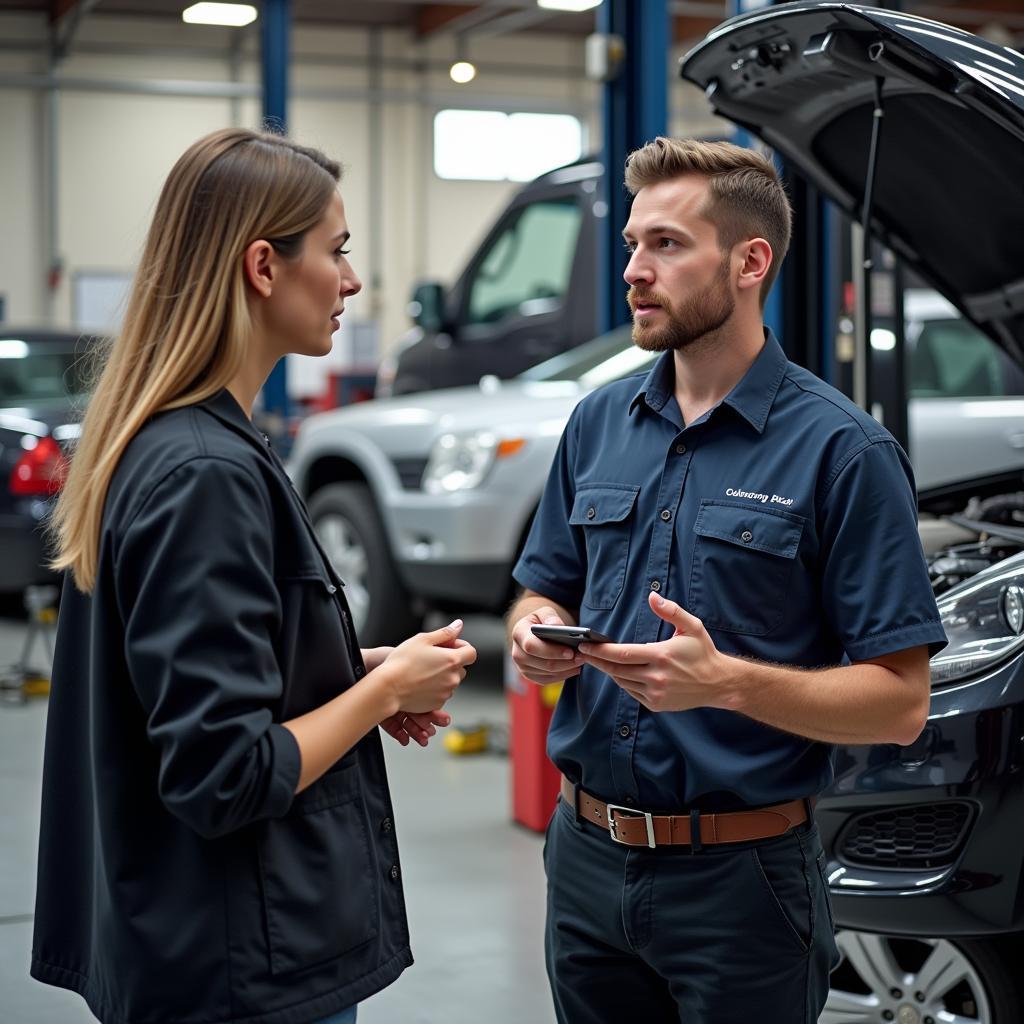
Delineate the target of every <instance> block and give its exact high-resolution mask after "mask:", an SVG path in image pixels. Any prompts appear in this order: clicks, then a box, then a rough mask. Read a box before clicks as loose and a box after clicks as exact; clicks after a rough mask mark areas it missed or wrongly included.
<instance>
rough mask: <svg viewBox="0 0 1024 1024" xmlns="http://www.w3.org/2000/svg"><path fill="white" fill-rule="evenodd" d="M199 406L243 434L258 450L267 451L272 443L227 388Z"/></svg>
mask: <svg viewBox="0 0 1024 1024" xmlns="http://www.w3.org/2000/svg"><path fill="white" fill-rule="evenodd" d="M198 406H199V408H200V409H205V410H206V411H207V412H208V413H210V414H211V415H213V416H215V417H216V418H217V419H219V420H220V421H221V423H224V424H226V425H227V426H229V427H231V429H232V430H234V431H235V432H236V433H238V434H241V435H242V436H243V437H244V438H245V439H246V440H247V441H251V442H252V443H253V444H254V445H256V447H257V448H259V449H261V450H263V451H265V450H266V449H267V447H268V445H269V443H270V442H269V441H268V440H267V436H266V435H265V434H263V433H262V432H261V431H259V430H258V429H257V428H256V426H255V425H254V424H253V422H252V420H251V419H249V417H248V416H246V414H245V411H244V410H243V409H242V407H241V406H240V405H239V404H238V401H237V400H236V399H235V396H234V395H232V394H231V392H230V391H228V389H227V388H222V389H221V390H220V391H218V392H217V393H216V394H215V395H211V396H210V397H209V398H207V399H206V400H205V401H202V402H199V403H198Z"/></svg>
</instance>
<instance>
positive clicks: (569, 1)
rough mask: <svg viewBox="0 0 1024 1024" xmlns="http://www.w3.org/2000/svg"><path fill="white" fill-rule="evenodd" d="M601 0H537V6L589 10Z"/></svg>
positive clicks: (553, 9) (561, 9)
mask: <svg viewBox="0 0 1024 1024" xmlns="http://www.w3.org/2000/svg"><path fill="white" fill-rule="evenodd" d="M600 2H601V0H537V6H538V7H543V8H545V9H546V10H549V11H589V10H590V9H591V8H592V7H596V6H597V5H598V4H599V3H600Z"/></svg>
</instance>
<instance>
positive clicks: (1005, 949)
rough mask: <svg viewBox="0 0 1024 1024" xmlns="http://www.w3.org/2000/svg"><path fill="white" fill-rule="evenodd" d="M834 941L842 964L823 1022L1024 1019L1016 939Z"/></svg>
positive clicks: (966, 1023) (1012, 1023) (853, 937)
mask: <svg viewBox="0 0 1024 1024" xmlns="http://www.w3.org/2000/svg"><path fill="white" fill-rule="evenodd" d="M836 942H837V944H838V946H839V950H840V953H841V954H842V961H841V962H840V964H839V966H838V967H837V968H836V970H835V971H833V973H832V979H831V988H830V990H829V995H828V1002H827V1003H826V1005H825V1009H824V1011H823V1012H822V1014H821V1016H820V1017H819V1024H840V1022H842V1024H869V1022H870V1024H873V1022H876V1021H886V1020H891V1021H897V1022H901V1021H907V1022H911V1021H913V1022H924V1021H929V1020H930V1021H933V1022H938V1021H941V1020H944V1019H954V1020H956V1021H958V1022H962V1024H1019V1022H1020V1021H1021V1020H1024V999H1022V993H1021V990H1020V988H1019V986H1018V984H1017V980H1016V975H1015V973H1014V968H1013V966H1012V964H1013V960H1014V955H1015V953H1014V951H1015V950H1019V948H1020V946H1019V943H1020V937H1019V936H1006V937H1000V938H994V939H961V938H956V939H927V940H926V939H909V938H902V937H897V936H892V935H872V934H869V933H867V932H857V931H852V930H848V929H847V930H840V931H838V932H836Z"/></svg>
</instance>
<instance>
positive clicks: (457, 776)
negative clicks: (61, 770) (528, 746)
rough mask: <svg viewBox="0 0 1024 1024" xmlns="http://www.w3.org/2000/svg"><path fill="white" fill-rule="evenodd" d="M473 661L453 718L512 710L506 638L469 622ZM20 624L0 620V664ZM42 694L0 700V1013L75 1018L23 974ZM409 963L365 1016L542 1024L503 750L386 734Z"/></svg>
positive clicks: (57, 1023) (63, 999)
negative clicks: (419, 742)
mask: <svg viewBox="0 0 1024 1024" xmlns="http://www.w3.org/2000/svg"><path fill="white" fill-rule="evenodd" d="M466 636H467V639H469V640H471V641H472V642H473V643H474V644H476V645H477V647H478V649H479V650H480V652H481V658H480V661H479V662H478V664H477V666H476V667H475V668H474V669H473V671H472V673H471V675H470V677H469V679H468V680H467V681H466V682H465V683H464V684H463V686H462V687H461V689H460V690H459V692H458V693H457V694H456V696H455V698H454V699H453V700H452V701H451V703H450V704H449V710H450V711H452V713H453V715H454V717H455V720H456V722H461V723H462V724H464V725H470V724H472V723H474V722H476V721H479V720H484V721H487V722H488V723H492V724H498V725H503V724H504V723H505V722H506V721H507V716H506V712H505V699H504V694H503V690H502V684H501V679H502V674H503V669H502V636H501V631H500V628H499V626H498V625H497V623H495V622H494V621H492V620H487V619H470V620H468V622H467V628H466ZM23 637H24V626H23V625H22V624H20V623H18V622H17V621H15V620H12V619H9V618H8V619H3V620H0V666H2V665H8V664H10V663H12V662H14V661H15V660H16V659H17V657H18V654H19V653H20V650H21V643H22V639H23ZM45 725H46V704H45V702H43V701H39V700H35V701H32V702H30V703H29V704H27V705H24V706H11V705H8V704H3V705H0V1022H2V1024H84V1022H88V1021H92V1020H94V1018H93V1016H92V1014H90V1013H89V1011H88V1010H87V1009H86V1007H85V1004H84V1003H83V1002H82V1000H81V999H79V998H78V996H75V995H72V994H70V993H68V992H64V991H61V990H59V989H55V988H51V987H49V986H45V985H40V984H39V983H37V982H35V981H33V980H32V979H31V978H29V976H28V963H29V951H30V948H31V940H32V908H33V901H34V893H35V857H36V841H37V834H38V828H39V788H40V783H41V774H42V749H43V733H44V729H45ZM385 749H386V750H387V756H388V766H389V771H390V775H391V785H392V793H393V796H394V802H395V809H396V822H397V825H398V833H399V838H400V841H401V844H402V846H401V849H402V866H403V871H404V874H405V884H406V894H407V898H408V905H409V918H410V926H411V930H412V947H413V955H414V956H415V957H416V963H415V964H414V965H413V967H411V968H410V969H409V970H408V971H406V972H405V974H404V975H402V977H401V978H400V979H399V980H398V981H397V982H396V983H395V984H394V985H392V986H391V987H390V988H388V989H386V990H385V991H383V992H381V993H380V994H378V995H376V996H374V997H373V998H372V999H369V1000H367V1001H366V1002H365V1003H363V1004H361V1006H360V1009H359V1020H360V1024H435V1022H443V1024H479V1022H480V1021H482V1020H486V1021H487V1022H488V1024H506V1022H507V1024H513V1022H514V1024H550V1022H553V1021H554V1014H553V1012H552V1010H551V1004H550V999H549V996H548V989H547V979H546V977H545V974H544V961H543V921H544V873H543V868H542V865H541V860H540V855H541V844H542V838H541V837H540V836H538V835H534V834H533V833H531V832H527V831H526V830H524V829H522V828H520V827H518V826H516V825H513V824H511V822H510V817H509V810H508V808H509V769H508V762H507V760H506V759H505V758H503V757H500V756H497V755H493V754H484V755H478V756H473V757H468V756H467V757H455V756H453V755H451V754H449V753H447V752H446V751H445V750H444V748H443V747H442V746H441V744H440V743H438V742H437V741H436V740H435V741H434V742H432V743H431V745H430V747H428V748H427V749H426V750H423V749H421V748H420V747H415V746H410V747H409V748H404V749H403V748H401V747H399V746H398V745H397V744H396V743H395V742H394V741H393V740H391V739H390V738H385Z"/></svg>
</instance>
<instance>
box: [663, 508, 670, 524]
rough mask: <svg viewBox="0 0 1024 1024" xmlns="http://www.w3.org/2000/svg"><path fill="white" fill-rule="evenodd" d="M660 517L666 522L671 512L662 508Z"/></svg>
mask: <svg viewBox="0 0 1024 1024" xmlns="http://www.w3.org/2000/svg"><path fill="white" fill-rule="evenodd" d="M661 518H662V519H663V520H664V521H665V522H666V523H667V522H668V521H669V520H670V519H671V518H672V513H671V512H670V511H669V510H668V509H667V508H663V509H662V510H661Z"/></svg>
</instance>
